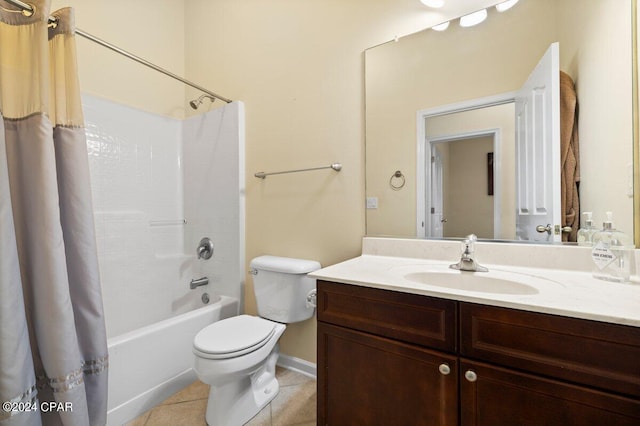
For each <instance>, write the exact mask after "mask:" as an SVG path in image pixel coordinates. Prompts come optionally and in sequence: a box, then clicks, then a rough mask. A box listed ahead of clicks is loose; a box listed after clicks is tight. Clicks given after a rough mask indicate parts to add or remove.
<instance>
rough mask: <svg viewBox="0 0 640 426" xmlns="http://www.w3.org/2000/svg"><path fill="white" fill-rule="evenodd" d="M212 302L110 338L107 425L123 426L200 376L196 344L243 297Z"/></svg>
mask: <svg viewBox="0 0 640 426" xmlns="http://www.w3.org/2000/svg"><path fill="white" fill-rule="evenodd" d="M211 299H212V300H211V301H210V303H209V304H208V305H206V306H204V307H202V308H198V309H196V310H194V311H191V312H188V313H184V314H181V315H178V316H176V317H173V318H170V319H167V320H163V321H160V322H158V323H155V324H152V325H149V326H146V327H142V328H139V329H137V330H133V331H131V332H128V333H125V334H122V335H120V336H116V337H113V338H110V339H109V340H108V345H109V403H108V413H107V425H108V426H119V425H121V424H123V423H126V422H128V421H129V420H132V419H134V418H135V417H137V416H139V415H140V414H142V413H144V412H145V411H147V410H149V409H151V408H153V407H154V406H156V405H158V404H159V403H160V402H162V401H163V400H165V399H166V398H168V397H169V396H171V395H172V394H174V393H176V392H178V391H179V390H180V389H182V388H184V387H185V386H187V385H188V384H190V383H192V382H193V381H195V380H196V375H195V373H194V372H193V370H192V365H193V353H192V344H193V338H194V337H195V335H196V333H197V332H198V331H200V330H201V329H202V328H204V327H205V326H207V325H208V324H211V323H213V322H216V321H219V320H221V319H224V318H229V317H232V316H235V315H238V310H239V302H238V300H237V299H235V298H231V297H227V296H213V295H212V296H211Z"/></svg>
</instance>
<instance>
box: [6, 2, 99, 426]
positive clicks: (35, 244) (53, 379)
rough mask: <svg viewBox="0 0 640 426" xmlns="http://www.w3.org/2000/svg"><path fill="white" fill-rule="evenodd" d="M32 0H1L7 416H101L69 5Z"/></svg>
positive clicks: (95, 277) (62, 419)
mask: <svg viewBox="0 0 640 426" xmlns="http://www.w3.org/2000/svg"><path fill="white" fill-rule="evenodd" d="M26 1H28V3H30V4H33V5H34V6H35V14H34V15H33V16H30V17H27V16H24V15H23V14H21V13H16V12H15V11H13V10H15V9H16V8H15V6H11V5H10V4H9V3H7V2H6V1H3V0H0V111H1V114H2V120H0V403H1V404H2V408H0V426H6V425H41V424H43V425H58V424H63V425H83V426H84V425H104V424H105V423H106V407H107V366H108V355H107V344H106V332H105V325H104V316H103V308H102V295H101V289H100V280H99V274H98V262H97V253H96V243H95V230H94V224H93V211H92V206H91V193H90V185H89V168H88V158H87V152H86V144H85V136H84V129H83V117H82V108H81V104H80V94H79V85H78V78H77V70H76V52H75V39H74V23H73V15H72V11H71V10H70V9H62V10H59V11H56V12H54V13H53V14H50V10H49V8H50V0H26ZM49 16H54V17H55V18H57V25H56V26H55V28H53V27H51V26H48V24H47V22H48V18H49ZM48 27H49V28H48Z"/></svg>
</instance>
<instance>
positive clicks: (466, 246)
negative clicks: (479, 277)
mask: <svg viewBox="0 0 640 426" xmlns="http://www.w3.org/2000/svg"><path fill="white" fill-rule="evenodd" d="M476 241H478V237H476V236H475V235H474V234H470V235H467V236H466V237H465V239H464V240H463V241H462V255H461V256H460V262H458V263H454V264H451V265H449V268H451V269H457V270H459V271H471V272H488V271H489V270H488V269H487V268H485V267H484V266H481V265H479V264H478V262H476V260H475V259H474V258H473V253H474V252H475V243H476Z"/></svg>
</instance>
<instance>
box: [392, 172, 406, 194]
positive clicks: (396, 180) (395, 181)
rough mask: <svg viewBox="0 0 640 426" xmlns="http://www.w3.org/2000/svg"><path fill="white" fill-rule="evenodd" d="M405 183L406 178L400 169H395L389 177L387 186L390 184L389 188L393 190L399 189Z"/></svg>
mask: <svg viewBox="0 0 640 426" xmlns="http://www.w3.org/2000/svg"><path fill="white" fill-rule="evenodd" d="M405 183H406V179H405V178H404V175H403V174H402V172H401V171H400V170H396V172H395V173H394V174H392V175H391V178H389V186H391V189H393V190H394V191H399V190H401V189H402V187H404V184H405Z"/></svg>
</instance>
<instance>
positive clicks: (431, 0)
mask: <svg viewBox="0 0 640 426" xmlns="http://www.w3.org/2000/svg"><path fill="white" fill-rule="evenodd" d="M420 2H421V3H422V4H424V5H425V6H429V7H433V8H436V9H437V8H439V7H442V6H444V0H420Z"/></svg>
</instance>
